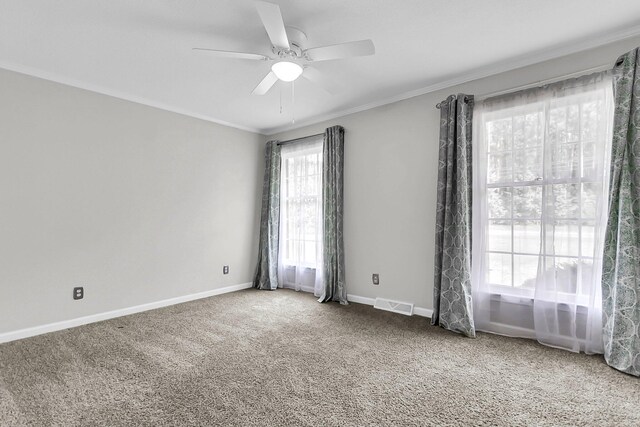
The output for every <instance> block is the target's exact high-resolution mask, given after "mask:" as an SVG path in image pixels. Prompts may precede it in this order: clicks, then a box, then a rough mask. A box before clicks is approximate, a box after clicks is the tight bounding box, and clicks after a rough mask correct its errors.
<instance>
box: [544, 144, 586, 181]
mask: <svg viewBox="0 0 640 427" xmlns="http://www.w3.org/2000/svg"><path fill="white" fill-rule="evenodd" d="M579 169H580V158H579V150H578V143H570V144H555V145H554V146H552V148H551V176H552V177H553V178H555V179H563V178H577V177H578V176H580V170H579Z"/></svg>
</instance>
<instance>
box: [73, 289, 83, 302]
mask: <svg viewBox="0 0 640 427" xmlns="http://www.w3.org/2000/svg"><path fill="white" fill-rule="evenodd" d="M82 298H84V288H83V287H79V288H73V299H82Z"/></svg>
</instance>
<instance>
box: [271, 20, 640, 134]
mask: <svg viewBox="0 0 640 427" xmlns="http://www.w3.org/2000/svg"><path fill="white" fill-rule="evenodd" d="M638 35H640V24H639V25H635V26H633V27H629V28H625V29H621V30H618V31H614V32H611V33H607V34H601V35H600V36H597V37H592V38H588V39H586V40H581V41H578V42H573V43H565V44H562V45H559V46H556V47H554V48H551V49H543V50H538V51H535V52H533V53H530V54H527V55H520V56H517V57H514V58H511V59H508V60H505V61H500V62H496V63H494V64H491V65H489V66H486V67H481V68H477V69H475V70H473V71H471V72H469V73H464V74H460V75H458V76H456V77H454V78H451V79H447V80H441V81H437V82H433V83H431V84H429V85H427V86H424V87H422V88H419V89H414V90H411V91H407V92H403V93H400V94H398V95H394V96H391V97H387V98H383V99H380V100H377V101H373V102H370V103H367V104H363V105H359V106H356V107H352V108H348V109H344V110H339V111H334V112H331V113H327V114H324V115H321V116H315V117H313V118H309V119H303V120H299V121H297V122H296V124H295V125H285V126H277V127H273V128H270V129H263V130H262V132H263V133H265V134H267V135H269V137H271V136H273V135H275V134H278V133H281V132H286V131H291V130H295V129H300V128H303V127H306V126H310V125H314V124H316V123H321V122H324V121H329V120H334V119H337V118H340V117H344V116H348V115H350V114H355V113H359V112H362V111H366V110H371V109H373V108H377V107H382V106H383V105H388V104H393V103H394V102H398V101H404V100H406V99H410V98H414V97H416V96H420V95H425V94H427V93H432V92H436V91H438V90H442V89H446V88H449V87H453V86H457V85H460V84H464V83H468V82H471V81H474V80H479V79H482V78H485V77H490V76H493V75H496V74H500V73H504V72H507V71H512V70H516V69H518V68H522V67H527V66H530V65H534V64H539V63H541V62H545V61H549V60H552V59H556V58H561V57H563V56H568V55H571V54H574V53H578V52H583V51H585V50H589V49H594V48H597V47H600V46H605V45H608V44H611V43H615V42H619V41H622V40H625V39H628V38H631V37H635V36H638ZM615 59H616V58H611V63H612V64H613V62H614V61H615Z"/></svg>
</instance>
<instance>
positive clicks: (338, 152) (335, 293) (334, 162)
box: [318, 126, 347, 304]
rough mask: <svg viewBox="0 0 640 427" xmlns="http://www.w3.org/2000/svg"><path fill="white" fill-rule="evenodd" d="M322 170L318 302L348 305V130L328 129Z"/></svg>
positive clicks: (335, 127)
mask: <svg viewBox="0 0 640 427" xmlns="http://www.w3.org/2000/svg"><path fill="white" fill-rule="evenodd" d="M322 167H323V171H322V181H323V184H322V212H323V215H324V241H323V262H324V271H323V284H324V291H323V293H322V296H321V297H320V299H319V300H318V301H320V302H326V301H338V302H340V304H347V288H346V287H345V283H344V242H343V237H342V214H343V211H344V197H343V187H344V129H343V128H342V127H341V126H333V127H330V128H327V130H325V132H324V147H323V163H322Z"/></svg>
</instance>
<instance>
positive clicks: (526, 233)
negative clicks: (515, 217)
mask: <svg viewBox="0 0 640 427" xmlns="http://www.w3.org/2000/svg"><path fill="white" fill-rule="evenodd" d="M540 224H541V223H540V221H514V223H513V251H514V252H520V253H525V254H532V255H538V254H539V253H540V232H541V230H540Z"/></svg>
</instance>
